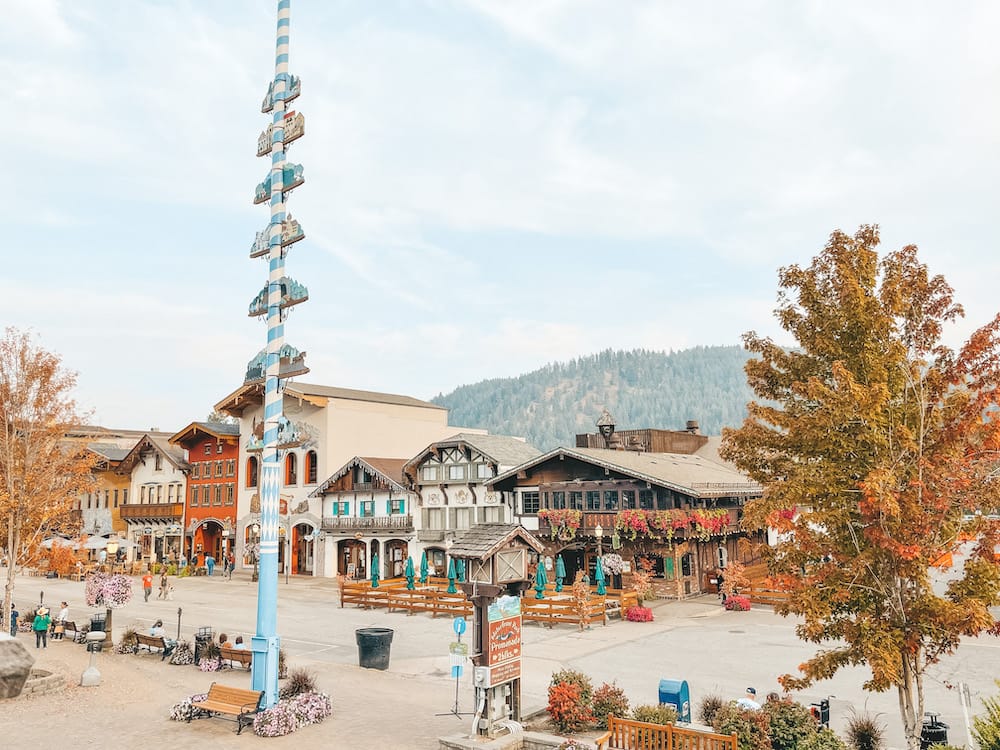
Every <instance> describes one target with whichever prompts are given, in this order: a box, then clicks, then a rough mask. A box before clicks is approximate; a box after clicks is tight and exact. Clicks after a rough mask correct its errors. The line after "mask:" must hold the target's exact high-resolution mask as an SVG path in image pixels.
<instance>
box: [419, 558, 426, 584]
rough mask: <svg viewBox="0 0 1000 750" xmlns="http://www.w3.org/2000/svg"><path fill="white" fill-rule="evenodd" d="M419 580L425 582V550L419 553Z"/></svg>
mask: <svg viewBox="0 0 1000 750" xmlns="http://www.w3.org/2000/svg"><path fill="white" fill-rule="evenodd" d="M420 582H421V583H427V552H426V551H425V552H421V553H420Z"/></svg>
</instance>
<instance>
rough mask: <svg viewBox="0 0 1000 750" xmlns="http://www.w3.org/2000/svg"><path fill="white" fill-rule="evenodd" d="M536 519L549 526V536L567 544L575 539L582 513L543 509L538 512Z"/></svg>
mask: <svg viewBox="0 0 1000 750" xmlns="http://www.w3.org/2000/svg"><path fill="white" fill-rule="evenodd" d="M538 518H539V520H541V521H544V522H546V523H547V524H548V525H549V529H550V531H549V536H551V537H552V538H553V539H559V540H561V541H564V542H568V541H570V540H571V539H574V538H575V537H576V531H577V529H579V528H580V521H581V520H582V518H583V513H581V512H580V511H578V510H570V509H562V508H560V509H551V508H544V509H542V510H540V511H538Z"/></svg>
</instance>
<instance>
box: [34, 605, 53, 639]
mask: <svg viewBox="0 0 1000 750" xmlns="http://www.w3.org/2000/svg"><path fill="white" fill-rule="evenodd" d="M51 624H52V618H51V617H50V616H49V610H48V608H46V607H39V608H38V609H36V610H35V620H34V622H32V623H31V629H32V630H34V631H35V648H39V646H40V647H41V648H48V647H49V626H50V625H51Z"/></svg>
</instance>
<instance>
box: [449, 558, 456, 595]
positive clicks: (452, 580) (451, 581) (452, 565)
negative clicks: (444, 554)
mask: <svg viewBox="0 0 1000 750" xmlns="http://www.w3.org/2000/svg"><path fill="white" fill-rule="evenodd" d="M448 593H449V594H457V593H458V589H456V588H455V558H454V557H452V558H449V559H448Z"/></svg>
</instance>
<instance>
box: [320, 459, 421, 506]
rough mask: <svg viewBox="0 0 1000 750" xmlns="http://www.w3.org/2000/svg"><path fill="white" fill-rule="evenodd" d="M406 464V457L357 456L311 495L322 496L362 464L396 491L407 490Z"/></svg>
mask: <svg viewBox="0 0 1000 750" xmlns="http://www.w3.org/2000/svg"><path fill="white" fill-rule="evenodd" d="M405 464H406V459H405V458H373V457H364V456H355V457H354V458H352V459H351V460H350V461H348V462H347V463H346V464H344V465H343V466H341V467H340V468H339V469H337V470H336V471H335V472H334V473H333V474H331V475H330V476H329V477H328V478H327V479H326V480H324V482H323V483H322V484H320V485H319V486H318V487H317V488H316V489H314V490H313V491H312V492H310V493H309V497H321V496H322V495H325V494H326V491H327V490H328V489H329V488H330V486H331V485H333V483H334V482H336V481H337V480H338V479H340V478H342V477H344V476H346V475H347V473H348V472H350V471H351V470H352V469H354V467H355V466H361V467H363V468H365V469H367V470H368V472H369V473H371V474H372V475H373V476H379V477H382V479H383V480H384V481H385V482H386V483H387V484H388V485H389V486H390V487H391V488H392V489H393V490H395V491H397V492H401V493H402V492H406V486H405V484H404V481H403V466H404V465H405Z"/></svg>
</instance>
